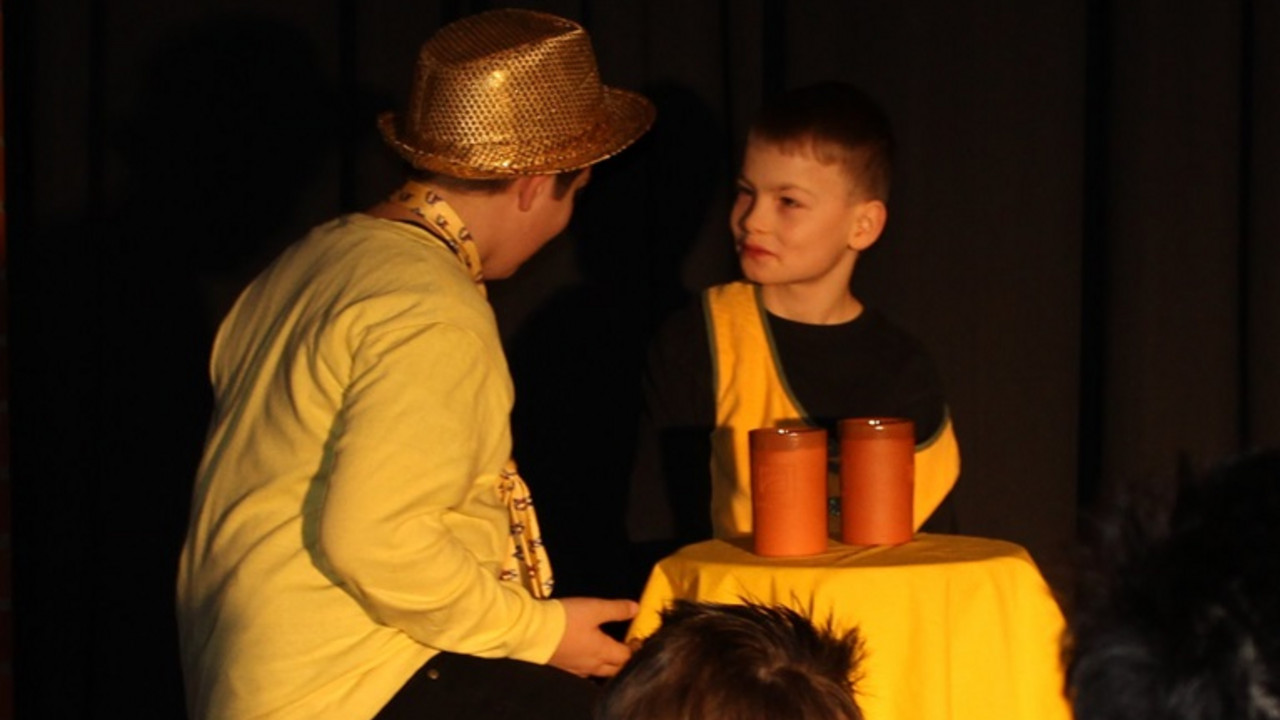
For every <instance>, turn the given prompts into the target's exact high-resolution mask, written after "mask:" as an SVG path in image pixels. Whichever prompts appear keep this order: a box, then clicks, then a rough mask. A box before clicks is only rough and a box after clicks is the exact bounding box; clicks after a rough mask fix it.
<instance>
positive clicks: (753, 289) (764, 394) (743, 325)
mask: <svg viewBox="0 0 1280 720" xmlns="http://www.w3.org/2000/svg"><path fill="white" fill-rule="evenodd" d="M703 309H704V311H705V313H706V319H707V332H708V334H709V335H710V341H711V349H712V355H713V357H712V369H713V372H714V373H715V379H714V384H715V393H716V426H715V430H714V431H713V434H712V438H711V527H712V531H713V532H714V534H715V536H716V537H734V536H740V535H746V534H748V533H750V532H751V466H750V452H749V447H748V443H747V433H748V432H749V431H751V430H752V429H754V428H761V427H783V426H788V425H815V424H816V423H814V422H813V420H811V419H810V418H809V417H808V416H807V415H806V413H804V412H803V410H802V409H801V407H800V403H799V402H797V401H796V399H795V395H794V394H793V393H792V391H791V388H790V386H788V385H787V379H786V377H785V376H784V375H783V374H782V373H781V372H780V371H779V368H778V359H777V349H776V348H775V347H774V344H773V337H772V335H771V334H770V332H769V329H768V325H767V323H766V321H765V315H764V314H765V309H764V304H763V303H762V302H761V301H760V298H759V288H758V287H757V286H756V285H753V284H751V283H746V282H734V283H729V284H726V285H718V286H716V287H713V288H710V289H708V290H707V291H706V293H705V294H704V296H703ZM959 475H960V446H959V445H958V444H957V442H956V437H955V432H954V431H953V429H952V426H951V418H950V415H946V416H944V418H943V423H942V425H941V427H939V428H938V431H937V432H935V433H934V434H933V436H932V437H930V438H928V439H927V440H925V441H924V442H922V443H919V444H917V445H916V452H915V501H914V516H915V526H916V528H917V529H919V527H920V526H921V525H922V524H924V521H925V520H927V519H928V518H929V516H930V515H932V514H933V511H934V510H936V509H937V507H938V504H939V503H941V502H942V500H943V498H945V497H946V495H947V493H948V492H950V491H951V488H952V487H953V486H954V485H955V483H956V479H957V478H958V477H959Z"/></svg>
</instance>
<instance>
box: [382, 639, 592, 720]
mask: <svg viewBox="0 0 1280 720" xmlns="http://www.w3.org/2000/svg"><path fill="white" fill-rule="evenodd" d="M598 694H599V687H598V686H597V685H596V683H595V682H593V681H591V680H587V679H585V678H580V677H578V676H576V675H573V674H571V673H567V672H565V671H563V670H560V669H558V668H554V667H551V666H550V665H534V664H533V663H527V662H521V661H519V660H506V659H499V660H486V659H484V658H478V657H474V656H471V655H455V654H454V653H440V654H439V655H437V656H435V657H433V658H431V659H430V660H429V661H427V664H426V665H423V666H422V668H420V669H419V670H418V672H417V673H415V674H414V676H413V677H411V678H409V682H407V683H405V685H404V687H402V688H400V691H399V692H398V693H396V695H395V697H393V698H391V702H389V703H387V705H386V707H384V708H383V709H382V711H381V712H379V713H378V715H377V717H375V718H374V720H437V719H439V720H449V719H451V718H458V720H508V719H510V720H543V719H544V718H545V720H591V710H592V706H593V704H594V703H595V699H596V696H597V695H598Z"/></svg>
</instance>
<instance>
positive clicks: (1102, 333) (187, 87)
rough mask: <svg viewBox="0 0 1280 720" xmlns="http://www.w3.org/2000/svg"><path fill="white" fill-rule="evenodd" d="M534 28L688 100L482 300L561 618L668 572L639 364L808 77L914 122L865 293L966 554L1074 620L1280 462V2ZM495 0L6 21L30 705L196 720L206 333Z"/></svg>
mask: <svg viewBox="0 0 1280 720" xmlns="http://www.w3.org/2000/svg"><path fill="white" fill-rule="evenodd" d="M512 4H514V5H519V6H524V7H531V8H536V9H543V10H548V11H551V12H556V13H559V14H562V15H566V16H569V17H572V18H576V19H578V20H581V21H582V22H583V23H584V24H585V25H586V26H587V27H588V29H589V30H590V32H591V33H592V35H593V37H594V39H595V44H596V49H597V52H598V55H599V61H600V65H601V68H602V72H603V75H604V77H605V78H606V80H607V81H609V82H611V83H615V84H619V85H622V86H627V87H631V88H636V89H640V90H643V91H644V92H646V93H648V94H649V95H650V96H651V97H652V98H653V99H654V101H655V102H656V104H657V106H658V111H659V114H658V122H657V125H656V127H655V128H654V130H653V132H652V133H651V134H650V136H649V137H647V138H646V139H645V140H643V141H642V142H641V143H640V144H639V145H638V146H637V147H636V148H635V149H633V150H630V151H628V152H627V153H625V154H624V155H623V156H621V157H619V158H617V159H615V160H611V161H609V162H608V163H606V164H604V165H603V166H601V167H600V168H599V171H598V172H597V174H596V176H595V178H594V180H593V183H592V186H591V188H590V190H589V192H588V194H587V196H586V199H585V201H584V203H583V205H582V206H581V209H580V211H579V214H578V216H577V218H576V219H575V221H574V223H573V225H572V226H571V227H570V230H569V231H568V232H567V233H566V236H565V237H563V238H561V239H560V240H558V241H556V242H555V243H553V245H551V246H550V247H549V248H548V249H547V250H546V251H545V252H544V253H543V254H542V255H540V256H539V257H537V258H535V259H534V261H532V262H531V263H529V265H528V266H526V267H525V268H524V270H523V271H522V272H521V273H520V274H519V275H518V276H516V277H515V278H513V279H511V280H508V281H505V282H502V283H496V284H494V285H493V287H492V288H491V290H492V296H493V302H494V305H495V307H496V308H497V311H498V315H499V318H500V321H501V324H502V329H503V333H504V337H505V339H506V341H507V343H508V349H509V353H510V357H511V366H512V371H513V374H514V375H515V378H516V382H517V392H518V400H517V403H518V404H517V408H516V413H515V418H514V422H515V432H516V443H517V457H518V458H519V459H520V460H521V463H522V466H523V468H524V470H525V471H526V472H525V474H526V476H527V477H528V478H529V480H530V483H531V484H532V485H533V486H534V489H535V492H536V493H537V494H538V497H539V498H540V507H541V510H542V514H543V516H544V517H543V522H544V524H545V525H546V529H547V535H548V539H549V542H550V543H551V549H552V553H553V557H555V558H556V559H557V565H558V569H559V576H560V580H561V582H562V586H563V589H564V590H565V591H567V592H581V593H587V592H590V593H607V594H614V593H627V592H632V591H634V589H635V586H636V584H637V583H638V582H640V580H641V579H642V576H640V577H639V578H638V576H637V569H636V568H634V567H633V566H632V565H631V564H630V563H629V561H628V559H627V558H628V553H627V546H626V543H625V539H624V538H623V536H622V531H621V520H620V518H621V511H622V503H623V497H624V478H625V475H626V467H627V465H628V463H629V453H630V449H631V442H632V435H633V432H634V425H635V419H636V414H637V412H638V404H637V384H638V376H639V372H640V367H641V358H642V353H643V348H644V346H645V344H646V342H647V341H648V339H649V336H650V334H651V332H652V331H653V329H654V327H655V325H656V324H657V323H658V322H659V321H660V320H661V319H662V318H663V317H664V316H665V315H666V314H667V313H668V312H670V310H671V309H672V308H674V307H676V306H678V305H679V304H680V303H682V302H684V301H686V300H687V299H688V298H689V297H690V296H691V295H692V294H693V293H695V292H696V291H697V290H699V289H700V288H702V287H704V286H706V285H709V284H711V283H714V282H718V281H722V280H726V279H729V278H731V277H733V276H734V272H735V265H734V262H733V257H732V255H731V253H730V247H729V239H728V233H727V228H726V222H725V217H726V212H727V199H728V191H729V188H730V187H731V185H732V179H733V175H734V173H735V163H736V154H737V151H738V146H739V143H740V142H741V140H742V137H743V134H744V128H745V126H746V123H747V122H748V120H749V118H750V117H751V115H752V113H753V112H754V110H755V109H756V108H757V107H758V105H759V103H760V100H761V98H762V97H765V96H767V95H768V94H770V93H773V92H775V91H778V90H780V89H783V88H785V87H789V86H793V85H797V84H802V83H808V82H813V81H819V80H826V79H842V80H848V81H853V82H855V83H858V84H860V85H862V86H863V87H865V88H866V89H867V90H869V91H870V92H871V93H872V94H874V95H875V96H876V97H878V98H879V99H880V100H881V101H882V102H883V104H884V105H885V106H886V108H887V110H888V112H889V114H890V115H891V117H892V119H893V121H894V123H895V127H896V130H897V134H898V139H899V143H900V155H899V157H898V163H897V178H896V185H895V190H894V195H893V198H892V201H891V206H890V221H889V225H888V229H887V232H886V233H885V235H884V237H883V238H882V239H881V241H880V243H879V244H878V245H877V246H876V247H875V248H873V249H872V251H871V252H870V253H868V255H867V256H866V257H865V258H864V260H863V261H862V263H860V265H859V268H858V271H857V276H856V278H855V287H856V290H857V292H858V293H860V294H861V296H862V297H863V298H864V299H865V300H867V301H868V302H870V303H873V304H875V305H878V306H880V307H882V308H883V309H884V310H885V311H887V312H888V313H889V314H890V315H891V316H893V317H895V318H896V319H897V320H898V321H899V322H901V323H902V324H904V325H905V326H907V327H908V328H910V329H912V330H913V331H914V332H915V333H916V334H917V335H918V336H919V337H920V338H921V339H922V340H924V342H925V343H926V344H927V345H928V346H929V347H930V348H932V350H933V352H934V355H935V357H936V359H937V361H938V363H939V366H940V369H941V372H942V375H943V379H944V382H945V383H946V386H947V389H948V391H949V395H950V398H951V402H952V410H953V414H954V417H955V421H956V425H957V429H958V434H959V438H960V443H961V446H962V451H963V458H964V467H963V476H962V479H961V482H960V485H959V487H958V489H957V491H956V502H957V512H958V522H959V527H960V530H961V532H964V533H967V534H975V535H987V536H993V537H999V538H1006V539H1010V540H1013V541H1016V542H1019V543H1022V544H1024V545H1025V546H1027V547H1028V548H1029V549H1030V550H1031V551H1032V553H1033V554H1034V556H1035V557H1036V559H1037V560H1038V562H1039V563H1040V564H1041V566H1042V567H1043V568H1044V570H1045V572H1046V574H1047V575H1048V577H1049V578H1050V579H1051V581H1053V582H1054V583H1055V585H1056V586H1057V587H1058V588H1059V589H1060V590H1062V591H1064V593H1065V591H1066V590H1067V588H1068V587H1069V580H1070V572H1069V561H1070V559H1071V551H1072V545H1073V543H1074V541H1075V538H1076V534H1077V524H1078V522H1080V519H1081V518H1084V517H1087V515H1088V511H1089V510H1090V509H1091V508H1092V507H1093V506H1094V504H1095V503H1096V502H1097V501H1098V499H1099V498H1100V497H1103V496H1104V495H1105V494H1106V492H1107V490H1108V489H1109V488H1111V487H1114V486H1115V485H1116V484H1117V483H1118V482H1120V481H1123V480H1128V479H1133V478H1137V479H1145V480H1150V481H1154V482H1156V483H1160V482H1164V481H1167V479H1168V478H1169V477H1171V476H1172V474H1173V472H1174V469H1175V467H1176V466H1177V465H1178V463H1179V462H1189V463H1193V464H1200V463H1204V462H1207V461H1210V460H1212V459H1215V458H1218V457H1221V456H1223V455H1226V454H1230V453H1234V452H1238V451H1240V450H1242V449H1247V448H1252V447H1256V446H1262V445H1273V444H1276V443H1277V442H1278V441H1280V400H1278V397H1280V370H1278V369H1277V368H1280V344H1278V342H1277V329H1278V323H1280V277H1278V276H1280V203H1278V202H1277V200H1278V199H1280V198H1278V197H1277V195H1278V193H1280V98H1278V96H1277V90H1278V88H1280V4H1277V3H1274V2H1269V1H1265V0H1236V1H1223V2H1212V3H1209V2H1206V3H1197V4H1192V5H1188V4H1185V3H1184V4H1174V3H1166V2H1161V1H1160V0H1124V1H1122V0H1115V1H1114V2H1107V1H1105V0H1094V1H1092V2H1079V0H1043V1H1041V2H1035V3H1025V2H1017V3H1015V2H997V1H996V0H915V1H913V2H893V1H891V0H803V1H796V2H781V1H766V0H719V1H716V0H651V1H649V2H641V1H638V0H633V1H620V0H600V1H597V2H590V1H587V0H579V1H570V0H563V1H555V0H545V1H542V2H537V1H529V2H516V3H512ZM496 5H497V3H492V4H491V3H488V2H463V1H453V2H450V1H446V0H441V1H439V2H430V1H423V0H417V1H415V2H409V1H408V0H382V1H380V2H368V3H362V2H356V0H334V1H332V2H328V3H320V2H314V1H312V0H272V1H270V2H261V1H255V2H250V1H247V0H246V1H244V2H232V1H230V0H224V1H221V2H215V1H213V0H188V1H186V2H158V1H156V0H113V1H112V2H91V1H90V0H80V1H78V2H77V1H74V0H60V1H58V2H40V3H36V2H27V3H7V4H6V8H5V10H6V18H5V20H6V22H5V27H4V31H5V33H6V37H5V43H4V47H5V52H6V53H7V54H6V57H5V62H4V68H5V70H6V73H7V76H6V79H5V87H6V90H7V97H6V99H5V100H6V114H7V117H8V122H9V123H10V125H9V133H8V143H9V144H8V146H7V147H6V150H7V157H8V161H9V163H10V165H9V167H8V178H9V191H10V197H9V206H8V207H7V210H8V213H9V217H10V221H11V227H12V233H11V238H12V241H11V261H12V269H11V272H10V277H11V281H12V291H13V301H12V308H13V320H12V333H11V337H12V347H11V350H12V361H13V372H14V381H13V401H12V408H11V411H12V418H13V468H14V469H13V487H14V498H15V499H14V508H15V510H14V513H15V521H14V524H15V534H14V553H15V557H16V561H15V562H16V568H15V573H16V575H15V580H14V586H15V601H14V602H15V607H14V614H15V617H16V618H17V622H18V631H17V637H16V659H15V661H14V674H15V677H16V682H17V691H16V701H17V706H18V712H19V716H20V717H42V718H53V717H59V718H60V717H72V718H113V717H175V716H181V713H182V711H181V706H182V703H181V681H180V676H179V672H178V669H177V661H176V642H175V640H174V629H173V610H172V593H173V579H174V572H175V569H174V566H175V562H176V555H177V551H178V547H179V545H180V543H181V539H182V533H183V530H184V527H185V521H186V517H185V516H186V512H187V507H188V492H189V488H190V484H191V478H192V475H193V472H194V467H195V463H196V461H197V458H198V454H199V450H200V445H201V440H202V435H203V431H204V424H205V419H206V417H207V413H208V411H209V405H210V400H209V393H208V387H207V381H206V379H205V364H206V356H207V352H208V347H209V341H210V336H211V333H212V331H213V328H214V327H215V325H216V323H217V321H218V319H219V317H220V316H221V313H222V312H223V311H224V310H225V308H226V307H227V305H228V303H229V302H230V301H231V299H232V298H233V297H234V295H235V293H236V291H237V290H238V289H239V287H240V286H241V285H242V283H243V282H244V281H245V280H246V279H247V278H248V277H249V276H251V275H252V273H253V272H254V271H256V270H257V269H258V268H259V267H261V265H262V263H263V262H264V261H265V260H266V259H268V258H270V257H271V255H272V254H273V253H274V252H275V251H276V250H278V249H279V248H280V247H281V245H282V244H283V243H287V242H288V241H290V240H291V239H293V238H295V237H297V236H298V235H299V234H300V233H302V232H303V231H304V230H305V229H306V228H307V227H309V226H310V225H312V224H315V223H317V222H320V221H322V220H324V219H326V218H328V217H329V216H331V215H333V214H335V213H338V212H341V211H349V210H354V209H358V208H361V207H364V206H366V205H368V204H370V203H371V202H372V201H374V200H376V199H378V198H379V197H380V196H382V195H383V194H384V193H385V192H387V191H389V190H390V189H391V187H392V186H393V185H394V183H395V182H396V180H397V168H396V164H395V162H394V161H393V159H392V158H391V156H390V154H389V153H387V152H384V151H383V149H382V148H381V146H380V143H379V141H378V138H377V135H376V132H375V130H374V125H373V117H374V114H375V113H376V112H377V111H379V110H382V109H387V108H391V107H394V106H395V105H396V103H397V100H398V98H400V97H401V96H402V95H403V94H404V91H405V89H406V87H407V84H408V81H409V77H410V72H411V69H412V66H413V61H414V57H415V54H416V51H417V47H418V44H419V43H420V42H421V41H422V40H423V39H424V38H425V37H426V36H427V35H428V34H429V33H430V32H431V31H432V30H434V29H435V28H437V27H438V26H439V25H441V24H442V23H444V22H447V21H449V20H451V19H454V18H456V17H458V16H460V15H463V14H467V13H470V12H474V11H478V10H482V9H486V8H488V7H491V6H496Z"/></svg>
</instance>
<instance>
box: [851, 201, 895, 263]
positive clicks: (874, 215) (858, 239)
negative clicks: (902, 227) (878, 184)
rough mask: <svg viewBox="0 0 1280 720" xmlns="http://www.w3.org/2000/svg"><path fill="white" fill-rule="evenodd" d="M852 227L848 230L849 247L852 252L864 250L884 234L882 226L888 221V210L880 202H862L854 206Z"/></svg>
mask: <svg viewBox="0 0 1280 720" xmlns="http://www.w3.org/2000/svg"><path fill="white" fill-rule="evenodd" d="M853 207H854V210H853V213H854V215H853V227H852V228H850V230H849V247H850V248H851V249H853V250H858V251H862V250H866V249H867V248H869V247H871V246H872V245H873V244H875V241H876V240H878V239H879V238H880V233H882V232H884V224H885V222H886V221H887V220H888V219H889V209H888V208H886V207H885V204H884V203H883V202H881V201H880V200H864V201H862V202H860V203H858V204H857V205H854V206H853Z"/></svg>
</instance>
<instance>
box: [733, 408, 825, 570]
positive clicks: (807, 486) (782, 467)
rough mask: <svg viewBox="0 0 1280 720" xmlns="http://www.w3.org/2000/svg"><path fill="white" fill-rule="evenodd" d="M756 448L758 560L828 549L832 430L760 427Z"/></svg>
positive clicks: (753, 467) (753, 462) (754, 523)
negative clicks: (829, 437) (828, 483)
mask: <svg viewBox="0 0 1280 720" xmlns="http://www.w3.org/2000/svg"><path fill="white" fill-rule="evenodd" d="M748 438H749V441H750V443H751V524H752V531H753V533H754V547H755V552H756V554H757V555H764V556H767V557H788V556H797V555H817V554H819V553H823V552H826V550H827V431H826V430H824V429H822V428H813V427H794V428H759V429H756V430H752V431H750V432H749V433H748Z"/></svg>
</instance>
